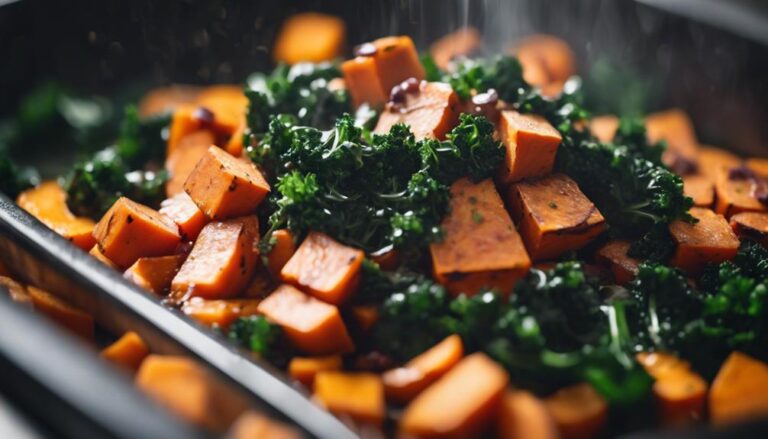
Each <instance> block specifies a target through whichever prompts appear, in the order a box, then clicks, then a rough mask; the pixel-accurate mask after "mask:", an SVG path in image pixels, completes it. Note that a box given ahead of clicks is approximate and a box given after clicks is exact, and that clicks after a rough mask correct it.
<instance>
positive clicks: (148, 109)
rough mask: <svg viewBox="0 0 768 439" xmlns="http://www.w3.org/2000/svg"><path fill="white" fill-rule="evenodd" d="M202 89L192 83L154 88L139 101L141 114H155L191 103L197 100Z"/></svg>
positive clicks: (146, 115)
mask: <svg viewBox="0 0 768 439" xmlns="http://www.w3.org/2000/svg"><path fill="white" fill-rule="evenodd" d="M200 90H201V88H200V87H196V86H192V85H170V86H168V87H157V88H153V89H152V90H150V91H149V92H147V93H146V94H145V95H144V96H143V97H142V98H141V100H140V101H139V116H141V117H150V116H155V115H158V114H164V113H169V112H172V111H174V110H175V109H176V108H178V107H180V106H182V105H191V104H193V103H194V102H195V100H197V96H198V94H200Z"/></svg>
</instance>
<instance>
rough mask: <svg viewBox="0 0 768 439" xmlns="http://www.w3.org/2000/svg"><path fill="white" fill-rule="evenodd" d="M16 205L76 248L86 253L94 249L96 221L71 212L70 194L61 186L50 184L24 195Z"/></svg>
mask: <svg viewBox="0 0 768 439" xmlns="http://www.w3.org/2000/svg"><path fill="white" fill-rule="evenodd" d="M16 204H18V205H19V207H21V208H22V209H24V210H26V211H27V212H29V214H30V215H32V216H34V217H35V218H37V219H39V220H40V222H42V223H43V224H45V225H46V226H48V227H49V228H51V229H52V230H53V231H54V232H56V233H58V234H59V235H61V236H62V237H64V238H65V239H68V240H69V241H71V242H72V244H75V245H76V246H78V247H80V248H81V249H83V250H86V251H87V250H88V249H90V248H91V247H93V244H94V243H95V241H94V239H93V227H94V223H93V221H91V220H90V219H89V218H80V217H76V216H75V215H74V214H72V212H70V211H69V207H67V193H66V192H64V189H62V188H61V186H59V184H58V183H57V182H55V181H46V182H43V183H42V184H40V185H39V186H37V187H35V188H32V189H29V190H26V191H24V192H22V193H20V194H19V196H18V198H17V199H16Z"/></svg>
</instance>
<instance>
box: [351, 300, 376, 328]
mask: <svg viewBox="0 0 768 439" xmlns="http://www.w3.org/2000/svg"><path fill="white" fill-rule="evenodd" d="M350 312H351V313H352V317H353V318H354V319H355V322H356V323H357V326H359V327H360V329H362V330H363V331H367V330H369V329H371V328H373V325H375V324H376V322H377V321H378V320H379V309H378V308H377V307H376V306H372V305H360V306H353V307H352V309H351V310H350Z"/></svg>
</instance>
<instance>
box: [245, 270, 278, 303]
mask: <svg viewBox="0 0 768 439" xmlns="http://www.w3.org/2000/svg"><path fill="white" fill-rule="evenodd" d="M274 289H275V283H274V282H273V279H272V275H270V274H269V271H268V270H267V268H266V267H264V264H256V269H255V270H254V274H253V278H252V279H251V281H250V282H249V283H248V286H247V287H245V290H244V291H243V294H242V296H243V297H245V298H250V299H262V298H264V297H266V296H267V295H268V294H269V293H271V292H272V290H274Z"/></svg>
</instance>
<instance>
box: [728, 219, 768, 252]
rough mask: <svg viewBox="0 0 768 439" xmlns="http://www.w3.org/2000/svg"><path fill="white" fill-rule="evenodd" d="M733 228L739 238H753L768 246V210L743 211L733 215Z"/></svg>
mask: <svg viewBox="0 0 768 439" xmlns="http://www.w3.org/2000/svg"><path fill="white" fill-rule="evenodd" d="M731 228H733V231H734V232H735V233H736V236H738V237H739V239H753V240H755V241H757V242H759V243H760V244H762V245H763V247H768V212H743V213H737V214H736V215H733V216H731Z"/></svg>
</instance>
